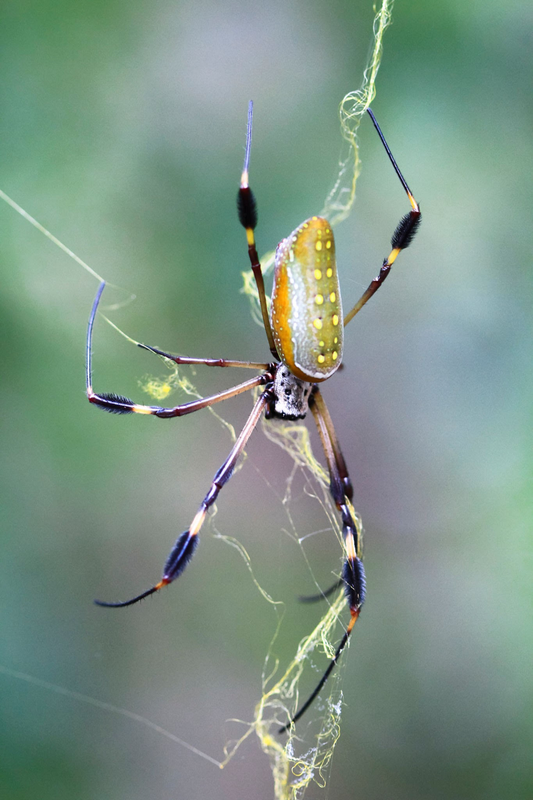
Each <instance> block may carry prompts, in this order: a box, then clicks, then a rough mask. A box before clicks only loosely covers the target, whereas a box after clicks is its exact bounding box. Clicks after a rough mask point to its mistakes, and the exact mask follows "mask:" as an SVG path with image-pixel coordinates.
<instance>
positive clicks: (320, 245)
mask: <svg viewBox="0 0 533 800" xmlns="http://www.w3.org/2000/svg"><path fill="white" fill-rule="evenodd" d="M315 250H322V242H321V241H318V242H317V243H316V244H315Z"/></svg>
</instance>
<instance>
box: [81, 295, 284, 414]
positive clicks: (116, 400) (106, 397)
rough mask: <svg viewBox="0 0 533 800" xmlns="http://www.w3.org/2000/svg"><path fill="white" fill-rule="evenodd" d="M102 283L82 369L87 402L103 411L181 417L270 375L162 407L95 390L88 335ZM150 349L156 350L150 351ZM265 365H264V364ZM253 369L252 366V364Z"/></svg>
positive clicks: (258, 383)
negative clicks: (170, 406)
mask: <svg viewBox="0 0 533 800" xmlns="http://www.w3.org/2000/svg"><path fill="white" fill-rule="evenodd" d="M104 287H105V282H102V283H101V284H100V286H99V287H98V292H97V294H96V297H95V300H94V303H93V307H92V310H91V315H90V317H89V324H88V326H87V346H86V362H85V363H86V369H85V380H86V390H87V398H88V400H89V402H90V403H93V404H94V405H96V406H98V408H103V409H104V410H105V411H109V412H111V413H112V414H132V413H133V414H145V415H152V416H155V417H159V418H160V419H170V418H172V417H182V416H184V415H185V414H192V413H193V412H194V411H199V410H200V409H201V408H206V407H207V406H211V405H214V404H215V403H220V402H221V401H222V400H228V399H229V398H230V397H235V396H236V395H238V394H241V393H242V392H247V391H249V390H250V389H253V388H254V387H255V386H261V385H264V384H265V383H267V382H268V381H269V380H270V379H271V378H270V374H269V373H268V372H267V373H263V374H262V375H257V376H256V377H255V378H250V379H249V380H247V381H244V383H239V384H238V385H237V386H233V387H232V388H230V389H225V390H224V391H222V392H218V393H217V394H214V395H211V396H210V397H202V398H200V399H199V400H192V401H191V402H189V403H183V404H182V405H178V406H173V407H172V408H164V407H161V406H148V405H141V404H139V403H134V402H133V400H129V399H128V398H127V397H122V396H121V395H116V394H107V393H96V392H95V391H94V390H93V387H92V334H93V327H94V320H95V317H96V312H97V310H98V304H99V302H100V298H101V296H102V292H103V291H104ZM142 347H144V348H145V349H146V350H152V349H153V348H149V347H146V345H142ZM154 352H158V351H157V350H154ZM160 355H164V356H165V357H167V358H173V359H174V360H176V358H179V357H176V358H174V357H173V356H168V355H167V354H166V353H163V352H160ZM198 362H199V363H205V362H204V361H203V360H202V359H197V360H195V359H183V360H182V361H181V363H198ZM243 363H245V362H227V364H224V366H226V365H228V366H229V365H231V366H235V365H240V364H243ZM267 366H268V365H267ZM259 367H260V368H261V367H263V365H262V364H261V365H259ZM254 368H255V365H254Z"/></svg>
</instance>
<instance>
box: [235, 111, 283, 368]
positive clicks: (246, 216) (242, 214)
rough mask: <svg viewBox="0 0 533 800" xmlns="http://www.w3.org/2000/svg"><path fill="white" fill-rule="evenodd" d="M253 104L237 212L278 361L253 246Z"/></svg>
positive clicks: (254, 206)
mask: <svg viewBox="0 0 533 800" xmlns="http://www.w3.org/2000/svg"><path fill="white" fill-rule="evenodd" d="M253 108H254V106H253V103H252V101H251V100H250V104H249V106H248V126H247V128H246V151H245V154H244V165H243V168H242V174H241V185H240V188H239V191H238V193H237V211H238V214H239V221H240V223H241V225H242V226H243V228H244V229H245V230H246V240H247V242H248V256H249V258H250V266H251V268H252V272H253V274H254V278H255V284H256V286H257V294H258V295H259V305H260V306H261V316H262V318H263V325H264V326H265V333H266V335H267V339H268V346H269V347H270V352H271V353H272V355H273V356H274V358H275V359H276V361H279V355H278V351H277V349H276V345H275V343H274V335H273V333H272V327H271V325H270V317H269V315H268V304H267V299H266V292H265V282H264V280H263V271H262V269H261V263H260V261H259V256H258V255H257V249H256V246H255V234H254V230H255V227H256V225H257V205H256V202H255V197H254V194H253V192H252V190H251V189H250V184H249V182H248V177H249V176H248V168H249V166H250V151H251V149H252V117H253Z"/></svg>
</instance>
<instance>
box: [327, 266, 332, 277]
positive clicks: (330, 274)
mask: <svg viewBox="0 0 533 800" xmlns="http://www.w3.org/2000/svg"><path fill="white" fill-rule="evenodd" d="M332 275H333V270H332V269H331V267H328V268H327V270H326V277H327V278H331V276H332Z"/></svg>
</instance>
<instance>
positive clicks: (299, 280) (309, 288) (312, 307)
mask: <svg viewBox="0 0 533 800" xmlns="http://www.w3.org/2000/svg"><path fill="white" fill-rule="evenodd" d="M270 321H271V325H272V331H273V334H274V341H275V344H276V347H277V350H278V353H279V356H280V358H281V360H282V361H283V362H284V363H285V364H286V365H287V366H288V368H289V369H290V370H291V372H292V373H293V374H294V375H296V377H297V378H300V379H301V380H305V381H309V382H310V383H315V382H317V381H323V380H326V378H329V377H330V376H331V375H333V373H334V372H335V371H336V370H337V369H338V368H339V366H340V364H341V361H342V346H343V330H344V327H343V316H342V303H341V297H340V291H339V278H338V275H337V263H336V260H335V241H334V238H333V231H332V230H331V225H330V224H329V222H328V221H327V220H325V219H324V218H323V217H311V219H308V220H306V221H305V222H303V223H302V224H301V225H300V227H299V228H297V229H296V230H295V231H293V232H292V233H291V234H290V236H288V237H287V238H286V239H283V241H282V242H280V244H279V245H278V248H277V250H276V262H275V273H274V286H273V289H272V306H271V310H270Z"/></svg>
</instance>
